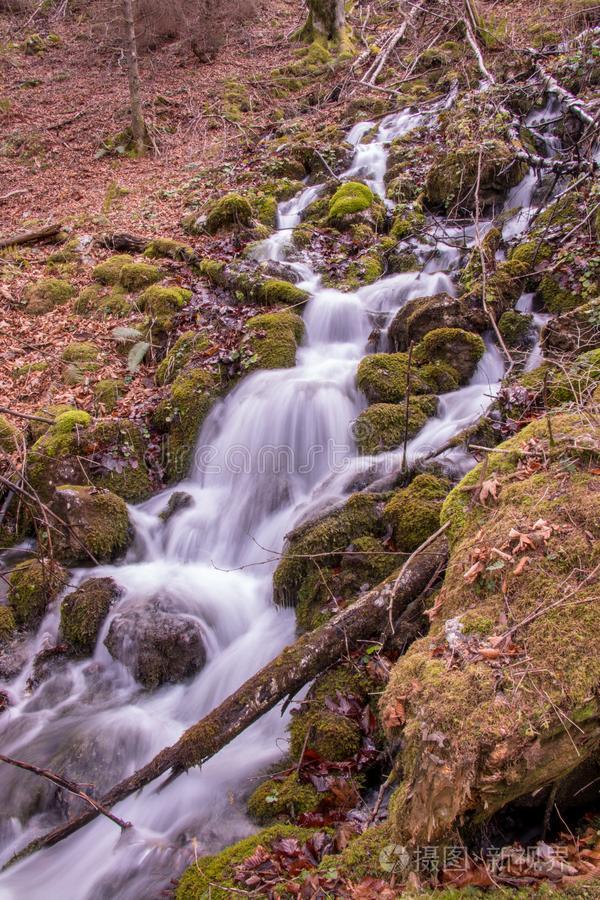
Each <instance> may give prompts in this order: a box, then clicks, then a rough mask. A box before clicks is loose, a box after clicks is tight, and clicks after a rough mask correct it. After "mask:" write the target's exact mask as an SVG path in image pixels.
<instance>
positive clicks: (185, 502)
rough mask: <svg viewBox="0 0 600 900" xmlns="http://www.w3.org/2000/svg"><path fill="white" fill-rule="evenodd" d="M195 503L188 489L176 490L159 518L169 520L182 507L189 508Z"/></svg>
mask: <svg viewBox="0 0 600 900" xmlns="http://www.w3.org/2000/svg"><path fill="white" fill-rule="evenodd" d="M193 505H194V498H193V497H192V495H191V494H188V493H187V492H186V491H175V492H174V493H173V494H171V496H170V497H169V502H168V503H167V505H166V507H165V509H163V511H162V512H161V513H160V514H159V519H162V520H163V522H169V521H170V520H171V519H172V518H173V516H176V515H177V513H178V512H181V510H182V509H189V508H190V506H193Z"/></svg>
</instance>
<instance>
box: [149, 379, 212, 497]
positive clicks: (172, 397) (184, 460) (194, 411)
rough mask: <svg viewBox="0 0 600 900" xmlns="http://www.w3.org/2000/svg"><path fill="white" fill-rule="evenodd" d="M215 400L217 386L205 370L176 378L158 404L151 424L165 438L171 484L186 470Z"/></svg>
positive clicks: (167, 466)
mask: <svg viewBox="0 0 600 900" xmlns="http://www.w3.org/2000/svg"><path fill="white" fill-rule="evenodd" d="M217 396H218V384H217V383H216V382H215V379H214V376H213V375H212V374H211V373H210V372H207V371H206V370H205V369H188V370H187V371H185V372H182V373H181V374H180V375H178V376H177V378H176V379H175V381H174V382H173V385H172V387H171V390H170V394H169V396H168V397H167V398H166V399H165V400H163V401H161V403H159V405H158V407H157V409H156V411H155V414H154V424H155V425H156V426H157V427H158V428H159V429H160V430H161V431H162V432H163V433H166V434H168V441H167V445H166V459H165V467H166V470H167V474H168V477H169V480H170V481H173V480H177V479H179V478H181V477H183V476H184V475H185V474H186V473H187V472H188V470H189V467H190V464H191V461H192V455H193V452H194V448H195V446H196V441H197V438H198V434H199V431H200V426H201V425H202V423H203V422H204V420H205V418H206V416H207V415H208V413H209V412H210V410H211V408H212V406H213V403H214V402H215V400H216V398H217Z"/></svg>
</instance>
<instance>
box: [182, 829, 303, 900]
mask: <svg viewBox="0 0 600 900" xmlns="http://www.w3.org/2000/svg"><path fill="white" fill-rule="evenodd" d="M312 833H313V832H312V831H310V830H309V829H306V828H298V827H296V826H294V825H273V826H272V827H271V828H267V829H264V830H262V831H259V832H258V833H257V834H253V835H251V836H250V837H247V838H244V839H243V840H241V841H238V843H237V844H233V845H232V846H230V847H227V848H226V849H225V850H222V851H221V852H220V853H217V854H214V855H213V856H201V857H200V858H199V859H198V860H196V862H194V863H193V864H192V865H191V866H190V867H189V868H188V869H186V871H185V872H184V873H183V875H182V877H181V880H180V881H179V884H178V885H177V890H176V893H175V900H207V898H208V897H210V898H211V900H231V896H232V889H233V891H236V890H239V883H238V882H237V881H236V880H235V869H236V866H239V865H240V863H242V862H243V861H244V860H245V859H247V858H248V857H249V856H251V855H252V854H253V853H254V851H255V850H256V848H257V847H259V846H261V847H265V848H266V849H267V850H268V849H270V847H271V845H272V844H273V843H274V842H275V841H279V840H281V839H284V838H295V839H296V840H298V841H300V842H301V843H302V842H304V841H306V840H308V838H309V837H310V836H311V835H312Z"/></svg>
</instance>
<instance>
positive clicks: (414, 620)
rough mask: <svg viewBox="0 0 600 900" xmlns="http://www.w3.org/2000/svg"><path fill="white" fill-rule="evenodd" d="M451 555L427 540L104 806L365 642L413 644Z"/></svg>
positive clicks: (175, 771)
mask: <svg viewBox="0 0 600 900" xmlns="http://www.w3.org/2000/svg"><path fill="white" fill-rule="evenodd" d="M447 555H448V545H447V542H446V540H445V538H443V537H440V538H437V539H436V540H434V541H432V542H431V543H430V544H429V545H425V544H424V545H423V550H422V552H419V553H415V554H413V555H412V556H411V557H410V558H409V559H408V560H407V562H406V563H405V564H404V567H403V568H402V570H401V571H400V574H399V575H398V576H396V574H394V575H392V576H391V577H390V578H389V579H388V580H387V581H385V582H383V583H382V584H381V585H379V586H378V587H376V588H374V589H373V590H372V591H369V592H368V593H367V594H365V595H364V596H362V597H361V598H360V599H359V600H357V601H356V603H354V604H353V605H352V606H349V607H348V608H347V609H344V610H342V611H341V612H339V613H338V614H337V615H336V616H334V617H333V618H332V619H330V621H329V622H327V623H326V624H325V625H323V626H321V628H317V629H316V630H315V631H311V632H310V633H309V634H305V635H303V636H302V637H300V638H299V639H298V640H297V641H296V642H295V643H294V644H292V645H291V646H289V647H286V648H285V649H284V650H283V651H282V652H281V653H280V654H279V656H277V657H276V658H275V659H274V660H273V661H272V662H270V663H269V664H268V665H266V666H265V667H264V668H263V669H261V670H260V671H259V672H257V674H256V675H253V676H252V678H249V679H248V681H246V682H245V683H244V684H243V685H242V686H241V687H240V688H239V689H238V690H237V691H236V692H235V693H234V694H232V695H231V696H230V697H228V698H227V699H226V700H224V701H223V703H221V704H220V706H218V707H216V709H213V711H212V712H210V713H209V714H208V715H207V716H205V717H204V718H203V719H201V720H200V721H199V722H197V723H196V724H195V725H192V726H191V727H190V728H188V729H187V731H185V732H184V733H183V734H182V736H181V737H180V738H179V740H178V741H177V742H176V743H175V744H173V745H172V746H171V747H166V748H165V749H164V750H161V752H160V753H158V754H157V756H155V757H154V759H152V760H151V761H150V762H149V763H147V764H146V765H145V766H144V767H143V768H141V769H139V770H138V771H137V772H134V774H133V775H130V776H129V778H125V779H124V780H123V781H121V782H120V783H119V784H117V785H116V786H115V787H113V788H112V789H111V790H110V791H109V792H108V793H107V794H105V795H104V796H103V797H102V798H101V799H100V800H99V801H98V803H99V805H102V807H103V809H111V808H112V807H113V806H114V805H115V804H116V803H119V802H120V801H121V800H124V799H125V798H126V797H129V796H130V795H131V794H134V793H136V792H137V791H139V790H140V789H141V788H143V787H145V785H147V784H149V783H150V782H151V781H154V779H156V778H159V777H160V776H161V775H164V773H165V772H168V771H169V770H171V772H172V775H171V778H174V777H177V776H178V775H179V774H181V773H182V772H185V771H186V770H187V769H190V768H191V767H192V766H200V765H202V763H203V762H206V760H208V759H210V758H211V757H212V756H214V755H215V754H216V753H218V752H219V750H221V749H222V748H223V747H224V746H225V745H226V744H228V743H229V742H230V741H232V740H233V739H234V738H235V737H237V736H238V735H239V734H241V733H242V732H243V731H244V730H245V729H246V728H248V727H249V726H250V725H252V723H253V722H256V720H257V719H259V718H260V717H261V716H263V715H264V714H265V713H266V712H268V711H269V710H270V709H272V708H273V707H274V706H276V705H277V704H278V703H279V702H280V701H281V700H283V699H284V697H290V696H294V694H296V693H297V692H298V691H299V690H300V688H302V687H304V685H305V684H308V682H310V681H312V679H313V678H315V677H316V676H317V675H318V674H319V673H320V672H323V671H324V670H325V669H327V668H328V667H329V666H331V665H332V664H333V663H335V662H336V661H337V660H338V659H340V658H341V657H343V656H345V655H346V654H347V653H348V652H349V651H350V650H351V649H352V648H353V647H355V646H357V645H358V643H359V642H360V641H364V640H368V639H369V638H374V637H376V638H377V639H380V638H381V637H382V636H384V637H385V636H387V637H391V638H392V639H393V641H394V642H398V641H399V642H400V643H401V644H403V645H404V646H406V645H408V644H409V643H410V641H411V640H413V639H414V638H415V636H416V630H417V627H418V621H419V619H420V616H421V614H422V603H421V600H420V599H418V598H419V597H420V595H421V594H422V592H423V591H424V590H425V588H426V587H427V586H428V585H429V584H430V582H431V580H432V578H433V577H434V576H435V574H436V572H438V571H439V570H440V569H441V568H442V567H443V566H444V564H445V561H446V558H447ZM97 815H98V810H95V809H88V810H86V811H85V812H83V813H82V814H81V815H79V816H76V817H75V818H73V819H69V821H67V822H65V823H64V824H63V825H59V826H58V827H57V828H55V829H53V830H52V831H49V832H48V833H47V834H45V835H42V836H41V837H39V838H37V839H36V840H34V841H32V842H31V843H30V844H28V845H27V846H26V847H25V848H24V849H23V850H21V851H19V853H17V854H16V856H13V858H12V859H11V860H9V862H8V863H6V865H5V868H6V867H7V866H10V865H12V864H13V863H14V862H17V861H18V860H20V859H23V858H24V857H26V856H28V855H29V854H31V853H33V852H35V851H36V850H40V849H41V848H42V847H51V846H52V845H54V844H57V843H58V842H59V841H62V840H63V838H66V837H68V836H69V835H70V834H72V833H73V832H75V831H77V830H78V829H79V828H81V827H83V826H84V825H86V824H87V823H88V822H91V821H92V819H95V818H96V816H97Z"/></svg>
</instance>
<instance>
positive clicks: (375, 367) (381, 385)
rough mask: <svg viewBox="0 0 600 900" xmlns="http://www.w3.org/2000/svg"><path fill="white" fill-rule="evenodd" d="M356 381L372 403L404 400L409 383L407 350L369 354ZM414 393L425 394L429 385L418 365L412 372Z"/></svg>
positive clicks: (412, 390)
mask: <svg viewBox="0 0 600 900" xmlns="http://www.w3.org/2000/svg"><path fill="white" fill-rule="evenodd" d="M356 383H357V385H358V387H359V389H360V390H361V391H362V392H363V394H364V395H365V397H366V398H367V400H368V401H369V403H400V401H401V400H403V399H404V397H405V396H406V389H407V386H408V354H407V353H373V354H372V355H371V356H365V358H364V359H363V360H362V361H361V363H360V365H359V367H358V372H357V374H356ZM410 390H411V393H413V394H425V393H427V392H428V391H429V386H428V385H427V384H426V383H425V382H424V381H423V379H422V378H421V377H420V375H419V373H418V370H417V369H416V368H414V369H413V370H412V372H411V375H410Z"/></svg>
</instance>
